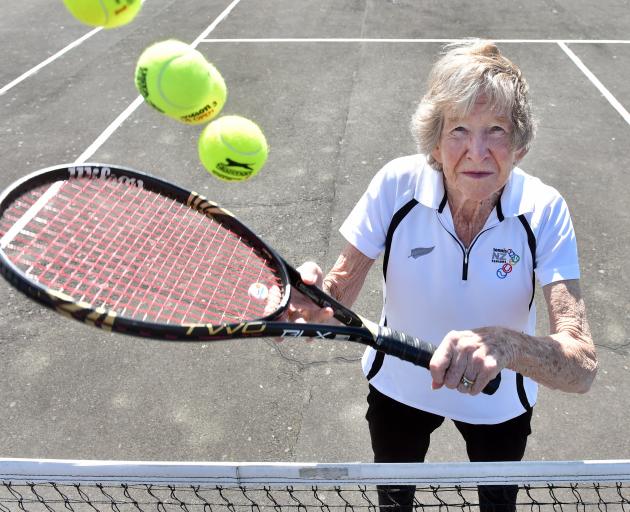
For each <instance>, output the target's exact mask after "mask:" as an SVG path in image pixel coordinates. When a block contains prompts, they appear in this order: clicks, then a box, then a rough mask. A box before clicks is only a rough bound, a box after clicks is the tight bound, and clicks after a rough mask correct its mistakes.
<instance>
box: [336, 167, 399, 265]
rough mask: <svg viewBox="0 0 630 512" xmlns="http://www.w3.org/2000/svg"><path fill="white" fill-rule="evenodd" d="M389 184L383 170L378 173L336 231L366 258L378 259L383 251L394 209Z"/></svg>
mask: <svg viewBox="0 0 630 512" xmlns="http://www.w3.org/2000/svg"><path fill="white" fill-rule="evenodd" d="M391 181H392V178H391V177H389V178H388V173H387V172H386V169H385V168H384V169H381V170H380V171H379V172H378V173H377V174H376V175H375V176H374V178H372V181H371V182H370V184H369V186H368V188H367V190H366V191H365V192H364V194H363V195H362V196H361V198H360V199H359V201H358V202H357V204H356V205H355V206H354V208H353V209H352V211H351V212H350V215H349V216H348V218H347V219H346V220H345V221H344V223H343V224H342V225H341V227H340V228H339V232H340V233H341V234H342V235H343V237H344V238H345V239H346V240H347V241H348V242H349V243H351V244H352V245H353V246H354V247H356V248H357V249H358V250H359V251H361V252H362V253H363V254H365V255H366V256H367V257H368V258H372V259H376V258H378V256H379V255H380V254H381V252H383V250H384V248H385V238H386V236H387V229H388V227H389V223H390V221H391V218H392V208H393V206H392V205H393V198H392V197H390V196H391V195H392V194H391V193H390V192H391V191H392V188H393V187H392V183H391Z"/></svg>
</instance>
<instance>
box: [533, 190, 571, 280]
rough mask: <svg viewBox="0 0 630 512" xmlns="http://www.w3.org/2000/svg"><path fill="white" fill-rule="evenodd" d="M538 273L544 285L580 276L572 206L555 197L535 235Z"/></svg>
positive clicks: (559, 197) (560, 197) (558, 196)
mask: <svg viewBox="0 0 630 512" xmlns="http://www.w3.org/2000/svg"><path fill="white" fill-rule="evenodd" d="M536 275H537V277H538V282H539V283H540V285H541V286H545V285H547V284H549V283H553V282H556V281H564V280H567V279H579V278H580V266H579V259H578V249H577V241H576V238H575V231H574V229H573V222H572V221H571V215H570V213H569V208H568V206H567V204H566V202H565V201H564V199H563V198H562V196H560V195H557V196H556V198H555V199H554V200H553V201H552V202H551V203H550V204H549V205H548V207H547V208H546V209H545V215H544V216H543V218H542V219H541V224H540V231H539V234H538V236H537V237H536Z"/></svg>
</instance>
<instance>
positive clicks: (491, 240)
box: [340, 155, 580, 424]
mask: <svg viewBox="0 0 630 512" xmlns="http://www.w3.org/2000/svg"><path fill="white" fill-rule="evenodd" d="M340 231H341V233H342V235H343V236H344V237H345V238H346V239H347V240H348V242H350V243H351V244H352V245H353V246H355V247H356V248H357V249H358V250H359V251H361V252H362V253H363V254H365V255H366V256H368V257H369V258H373V259H376V258H377V257H379V255H381V254H382V253H384V258H383V270H384V286H383V302H384V306H383V314H382V317H381V323H383V324H386V325H387V326H389V327H391V328H392V329H396V330H400V331H404V332H406V333H408V334H411V335H413V336H417V337H419V338H420V339H423V340H425V341H428V342H430V343H433V344H434V345H438V344H439V343H440V342H441V341H442V339H443V338H444V336H445V335H446V334H447V333H448V332H449V331H451V330H465V329H474V328H478V327H485V326H495V325H496V326H503V327H507V328H510V329H513V330H515V331H520V332H525V333H527V334H532V335H533V334H534V333H535V326H536V311H535V305H534V303H533V296H534V275H535V277H536V279H537V281H538V282H539V284H540V285H541V286H544V285H546V284H549V283H551V282H554V281H560V280H566V279H577V278H579V276H580V271H579V266H578V254H577V245H576V240H575V234H574V231H573V225H572V222H571V218H570V215H569V211H568V208H567V206H566V203H565V202H564V199H563V198H562V197H561V196H560V194H559V193H558V192H557V191H556V190H555V189H554V188H552V187H549V186H547V185H545V184H543V183H542V182H541V181H540V180H539V179H538V178H534V177H532V176H530V175H528V174H526V173H525V172H523V171H522V170H521V169H519V168H515V169H514V170H513V171H512V173H511V175H510V178H509V179H508V182H507V184H506V186H505V188H504V190H503V194H502V196H501V198H500V201H499V204H498V206H497V207H496V208H495V209H494V210H493V212H492V213H491V214H490V217H489V218H488V220H487V222H486V225H485V226H484V228H483V229H482V231H481V232H480V233H479V235H477V237H476V238H475V239H474V240H473V241H472V243H471V244H470V246H469V248H468V249H466V248H465V247H464V246H463V244H462V243H461V242H460V241H459V239H458V238H457V236H456V234H455V229H454V226H453V219H452V217H451V212H450V210H449V207H448V202H447V200H446V194H445V189H444V184H443V181H442V173H440V172H437V171H435V170H433V168H431V167H430V166H429V165H428V163H427V162H426V159H425V158H424V156H422V155H412V156H407V157H402V158H398V159H396V160H393V161H392V162H390V163H388V164H387V165H386V166H385V167H383V169H381V170H380V171H379V172H378V173H377V174H376V176H375V177H374V178H373V180H372V182H371V183H370V185H369V187H368V189H367V191H366V192H365V193H364V195H363V196H362V197H361V199H360V200H359V202H358V203H357V205H356V206H355V208H354V209H353V210H352V212H351V213H350V215H349V217H348V218H347V219H346V221H345V222H344V223H343V225H342V226H341V228H340ZM362 364H363V370H364V373H365V374H366V375H367V376H368V378H369V379H370V383H371V384H372V385H373V386H374V387H375V388H377V389H378V390H379V391H380V392H381V393H384V394H385V395H388V396H389V397H391V398H393V399H394V400H396V401H398V402H401V403H404V404H407V405H410V406H412V407H415V408H418V409H422V410H424V411H427V412H431V413H434V414H439V415H441V416H446V417H448V418H452V419H455V420H459V421H464V422H467V423H475V424H494V423H500V422H503V421H507V420H509V419H511V418H514V417H516V416H519V415H520V414H523V413H524V412H525V411H526V410H527V409H528V408H530V407H531V406H533V404H534V403H535V402H536V396H537V389H538V388H537V384H536V383H535V382H534V381H532V380H530V379H529V378H524V377H523V376H521V375H520V374H517V373H515V372H514V371H512V370H508V369H504V370H502V372H501V378H502V380H501V385H500V387H499V389H498V391H497V392H496V393H495V394H494V395H491V396H488V395H485V394H482V393H480V394H478V395H477V396H474V397H473V396H470V395H468V394H463V393H460V392H458V391H457V390H450V389H447V388H446V387H443V388H441V389H439V390H432V389H431V375H430V373H429V371H428V370H426V369H424V368H420V367H418V366H415V365H413V364H411V363H408V362H405V361H402V360H400V359H398V358H396V357H392V356H383V354H379V353H377V352H376V351H375V350H374V349H372V348H368V349H367V350H366V352H365V354H364V356H363V361H362Z"/></svg>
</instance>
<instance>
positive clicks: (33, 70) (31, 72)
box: [0, 27, 103, 96]
mask: <svg viewBox="0 0 630 512" xmlns="http://www.w3.org/2000/svg"><path fill="white" fill-rule="evenodd" d="M101 30H103V27H97V28H95V29H94V30H91V31H90V32H88V33H87V34H85V35H84V36H82V37H80V38H79V39H77V40H76V41H73V42H72V43H70V44H69V45H68V46H66V47H65V48H63V49H61V50H59V51H58V52H57V53H55V54H54V55H51V56H50V57H48V58H47V59H46V60H45V61H43V62H40V63H39V64H37V66H35V67H33V68H31V69H29V70H28V71H27V72H26V73H24V74H22V75H20V76H18V77H17V78H16V79H15V80H13V81H12V82H9V83H8V84H7V85H5V86H4V87H3V88H2V89H0V96H2V95H3V94H5V93H6V92H7V91H9V90H10V89H12V88H13V87H15V86H16V85H18V84H19V83H20V82H23V81H24V80H26V79H27V78H28V77H29V76H31V75H34V74H35V73H37V72H38V71H39V70H40V69H42V68H43V67H44V66H47V65H48V64H50V63H51V62H53V61H55V60H57V59H58V58H59V57H61V56H62V55H64V54H65V53H67V52H69V51H70V50H72V49H73V48H74V47H76V46H79V45H80V44H81V43H83V41H85V40H87V39H89V38H90V37H92V36H93V35H94V34H96V33H97V32H100V31H101Z"/></svg>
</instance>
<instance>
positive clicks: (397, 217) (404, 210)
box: [383, 199, 418, 281]
mask: <svg viewBox="0 0 630 512" xmlns="http://www.w3.org/2000/svg"><path fill="white" fill-rule="evenodd" d="M417 204H418V201H416V200H415V199H412V200H410V201H409V202H408V203H407V204H405V205H404V206H403V207H401V208H400V210H398V211H397V212H396V213H395V214H394V216H393V217H392V221H391V222H390V224H389V228H388V229H387V237H386V238H385V254H384V255H383V277H384V278H385V281H387V265H388V263H389V251H390V249H391V246H392V239H393V238H394V231H396V228H397V227H398V224H400V222H401V221H402V220H403V219H404V218H405V216H406V215H407V214H408V213H409V212H410V211H411V210H412V208H413V207H414V206H416V205H417Z"/></svg>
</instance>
